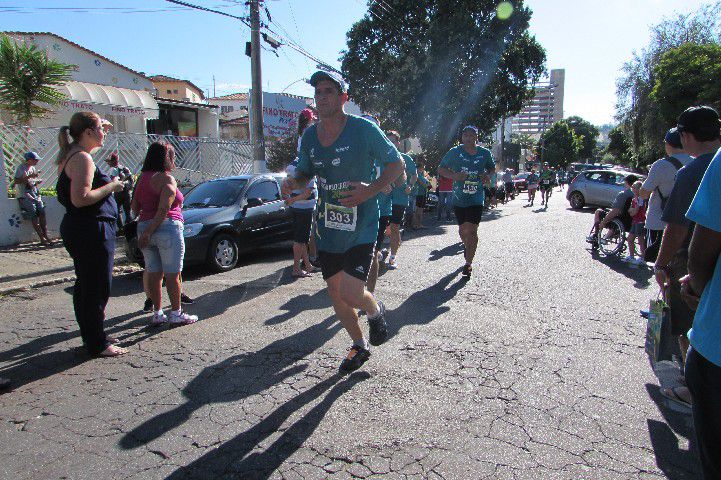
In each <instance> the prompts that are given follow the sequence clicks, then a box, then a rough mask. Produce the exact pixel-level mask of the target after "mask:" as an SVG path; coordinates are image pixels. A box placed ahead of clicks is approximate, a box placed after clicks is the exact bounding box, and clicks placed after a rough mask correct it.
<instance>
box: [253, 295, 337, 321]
mask: <svg viewBox="0 0 721 480" xmlns="http://www.w3.org/2000/svg"><path fill="white" fill-rule="evenodd" d="M331 306H332V303H331V301H330V297H329V296H328V294H327V293H326V289H325V288H323V289H322V290H319V291H317V292H315V293H314V294H313V295H308V294H307V293H303V294H301V295H297V296H295V297H293V298H291V299H290V300H288V301H287V302H285V303H284V304H283V305H281V306H280V310H285V312H283V313H279V314H278V315H276V316H275V317H272V318H269V319H268V320H266V321H265V324H266V325H278V324H280V323H283V322H285V321H288V320H290V319H291V318H293V317H295V316H296V315H298V314H299V313H301V312H306V311H309V310H323V309H325V308H329V307H331Z"/></svg>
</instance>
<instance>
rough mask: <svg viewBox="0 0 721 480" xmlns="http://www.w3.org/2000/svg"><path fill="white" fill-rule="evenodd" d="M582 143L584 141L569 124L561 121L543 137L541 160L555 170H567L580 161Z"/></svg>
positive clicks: (540, 141)
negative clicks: (579, 154) (579, 153)
mask: <svg viewBox="0 0 721 480" xmlns="http://www.w3.org/2000/svg"><path fill="white" fill-rule="evenodd" d="M582 143H583V140H582V139H581V138H580V137H578V136H577V135H576V134H575V133H574V132H573V128H571V126H570V125H569V123H568V122H566V121H565V120H560V121H558V122H556V123H554V124H553V125H551V127H550V128H549V129H548V130H546V131H545V132H544V133H543V135H541V139H540V140H539V142H538V147H539V149H540V151H541V160H542V161H543V162H548V163H549V164H550V165H551V166H552V167H554V168H559V167H560V168H563V169H566V168H568V165H569V164H571V163H573V162H575V161H577V160H578V152H579V151H580V149H581V146H582Z"/></svg>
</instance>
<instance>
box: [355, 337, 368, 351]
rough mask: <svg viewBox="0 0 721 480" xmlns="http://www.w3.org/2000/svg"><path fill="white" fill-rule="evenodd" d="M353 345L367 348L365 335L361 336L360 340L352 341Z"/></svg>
mask: <svg viewBox="0 0 721 480" xmlns="http://www.w3.org/2000/svg"><path fill="white" fill-rule="evenodd" d="M353 345H357V346H359V347H363V348H365V349H366V350H368V340H366V337H363V338H361V339H360V340H356V341H354V342H353Z"/></svg>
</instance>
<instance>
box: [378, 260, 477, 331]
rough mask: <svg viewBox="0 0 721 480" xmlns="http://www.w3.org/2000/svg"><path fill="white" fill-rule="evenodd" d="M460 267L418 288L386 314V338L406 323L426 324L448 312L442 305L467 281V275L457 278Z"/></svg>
mask: <svg viewBox="0 0 721 480" xmlns="http://www.w3.org/2000/svg"><path fill="white" fill-rule="evenodd" d="M461 270H462V268H459V269H457V270H454V271H453V272H451V273H449V274H448V275H446V276H444V277H443V278H441V279H440V280H438V281H437V282H436V283H435V284H433V285H431V286H430V287H428V288H424V289H423V290H420V291H418V292H416V293H414V294H413V295H411V296H410V297H408V298H406V300H405V301H404V302H403V303H402V304H400V305H399V306H398V307H397V308H395V309H394V310H393V311H390V312H389V313H388V315H387V317H386V318H387V321H388V338H392V337H394V336H395V335H397V334H398V332H400V330H401V328H403V327H404V326H407V325H427V324H429V323H431V322H432V321H433V320H435V319H436V318H438V317H439V316H440V315H442V314H444V313H446V312H448V311H449V310H450V309H451V307H449V306H447V305H444V304H445V303H447V302H448V301H450V300H451V299H452V298H453V297H455V296H456V294H457V293H458V291H459V290H460V289H461V288H463V286H464V285H466V284H467V283H468V278H467V277H461V278H459V279H458V280H457V281H456V282H455V283H453V284H451V282H452V281H453V279H454V278H456V277H457V276H458V274H459V273H460V272H461Z"/></svg>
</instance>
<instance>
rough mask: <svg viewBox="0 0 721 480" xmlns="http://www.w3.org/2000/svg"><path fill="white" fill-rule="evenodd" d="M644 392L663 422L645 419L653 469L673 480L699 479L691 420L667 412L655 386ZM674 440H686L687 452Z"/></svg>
mask: <svg viewBox="0 0 721 480" xmlns="http://www.w3.org/2000/svg"><path fill="white" fill-rule="evenodd" d="M646 390H647V391H648V395H649V397H651V400H653V401H654V403H656V405H657V407H658V410H659V412H660V413H661V415H662V416H663V419H664V422H660V421H658V420H653V419H650V418H649V419H647V422H648V433H649V436H650V439H651V446H652V447H653V453H654V455H655V457H656V466H657V467H658V468H659V469H660V470H661V471H662V472H663V473H664V474H665V475H666V477H667V478H669V479H672V480H693V479H697V478H700V474H701V472H700V469H699V461H698V457H697V454H696V445H695V434H694V429H693V419H692V417H691V416H690V415H689V414H687V413H681V412H678V411H676V410H673V409H671V408H669V407H668V405H667V403H666V402H667V400H666V399H665V398H664V396H663V395H661V390H660V388H659V387H658V385H653V384H646ZM677 436H681V437H683V438H686V439H688V440H689V449H688V450H682V449H681V447H680V446H679V440H678V437H677Z"/></svg>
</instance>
